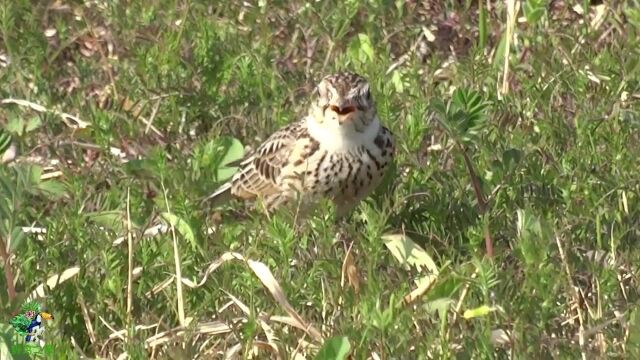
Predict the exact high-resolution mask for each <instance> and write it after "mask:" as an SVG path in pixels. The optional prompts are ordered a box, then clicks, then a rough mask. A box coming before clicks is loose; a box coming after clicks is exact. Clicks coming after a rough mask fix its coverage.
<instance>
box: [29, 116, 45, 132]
mask: <svg viewBox="0 0 640 360" xmlns="http://www.w3.org/2000/svg"><path fill="white" fill-rule="evenodd" d="M40 125H42V120H40V117H39V116H34V117H32V118H31V119H30V120H29V122H27V125H26V126H25V132H30V131H33V130H35V129H37V128H39V127H40Z"/></svg>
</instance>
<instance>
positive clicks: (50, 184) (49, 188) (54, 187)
mask: <svg viewBox="0 0 640 360" xmlns="http://www.w3.org/2000/svg"><path fill="white" fill-rule="evenodd" d="M37 188H38V190H40V191H42V192H44V193H45V194H47V195H49V196H50V197H52V198H54V199H57V198H60V197H63V196H64V195H65V191H66V190H65V186H64V184H63V183H61V182H59V181H56V180H47V181H43V182H41V183H40V184H38V186H37Z"/></svg>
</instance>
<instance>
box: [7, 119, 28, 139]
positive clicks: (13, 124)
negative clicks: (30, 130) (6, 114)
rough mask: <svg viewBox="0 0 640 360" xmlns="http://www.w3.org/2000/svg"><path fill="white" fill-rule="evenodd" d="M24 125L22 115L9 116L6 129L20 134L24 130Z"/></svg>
mask: <svg viewBox="0 0 640 360" xmlns="http://www.w3.org/2000/svg"><path fill="white" fill-rule="evenodd" d="M24 126H25V122H24V120H23V119H22V118H21V117H18V116H12V117H10V118H9V121H7V125H6V126H5V129H7V131H9V132H11V133H13V134H16V135H18V136H20V135H22V133H23V132H24Z"/></svg>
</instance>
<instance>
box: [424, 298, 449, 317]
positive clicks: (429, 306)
mask: <svg viewBox="0 0 640 360" xmlns="http://www.w3.org/2000/svg"><path fill="white" fill-rule="evenodd" d="M453 304H454V301H453V299H451V298H438V299H435V300H432V301H429V302H427V303H426V304H424V309H425V311H426V312H427V313H428V314H434V313H436V312H437V313H438V314H446V313H447V311H449V309H450V308H451V307H452V305H453Z"/></svg>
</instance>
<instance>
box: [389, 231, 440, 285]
mask: <svg viewBox="0 0 640 360" xmlns="http://www.w3.org/2000/svg"><path fill="white" fill-rule="evenodd" d="M382 240H384V244H385V245H386V246H387V248H388V249H389V251H391V254H392V255H393V256H394V257H395V258H396V259H397V260H398V261H399V262H400V263H401V264H403V265H411V266H415V267H416V268H418V270H421V271H424V270H426V271H427V272H429V273H430V274H434V275H437V274H438V266H437V265H436V263H435V262H434V261H433V259H431V256H429V254H427V252H426V251H424V249H423V248H422V247H420V246H419V245H418V244H416V243H415V242H414V241H413V240H411V238H409V237H408V236H406V235H403V234H386V235H383V236H382ZM423 268H424V269H423Z"/></svg>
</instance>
